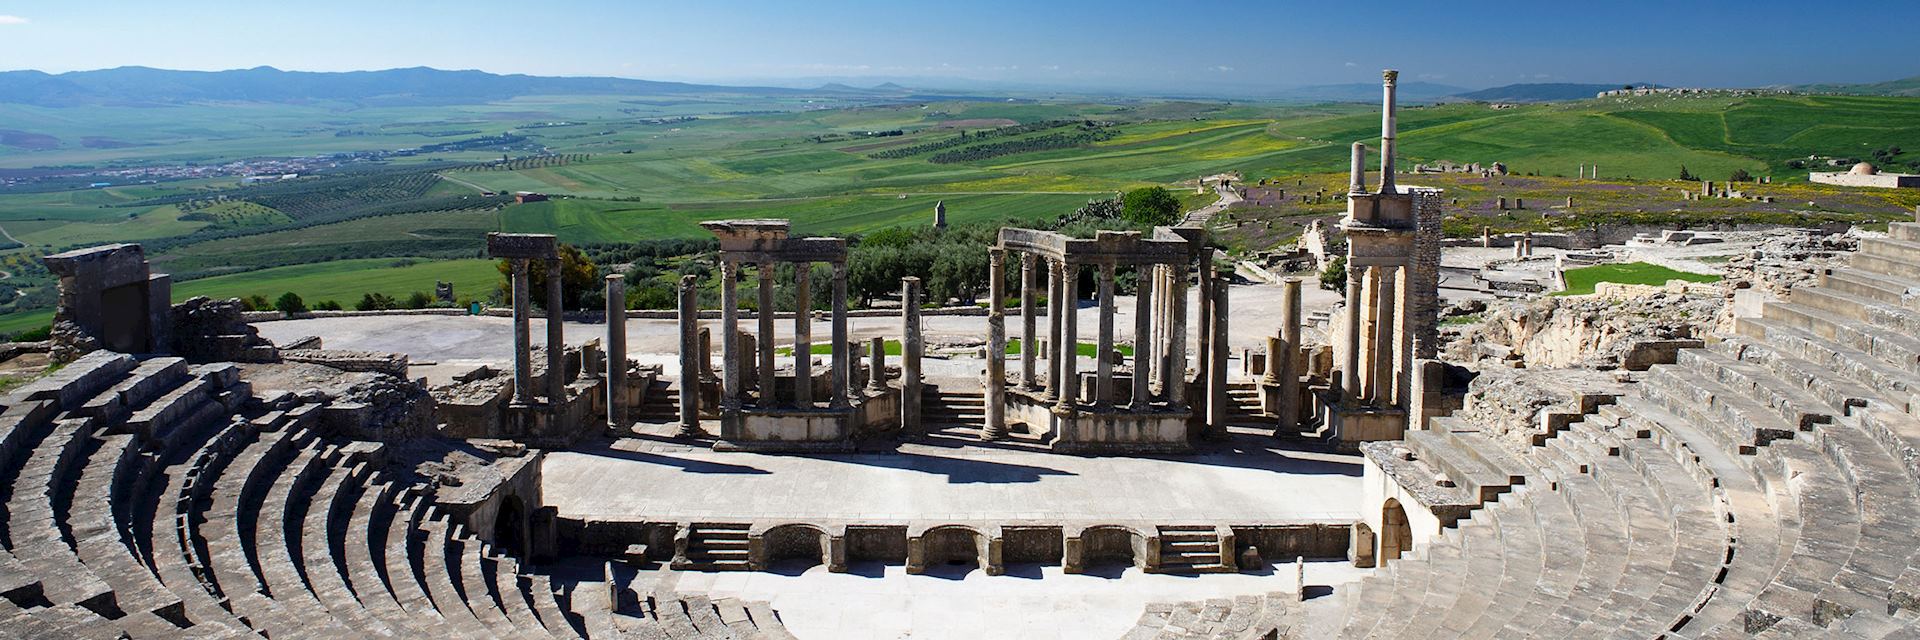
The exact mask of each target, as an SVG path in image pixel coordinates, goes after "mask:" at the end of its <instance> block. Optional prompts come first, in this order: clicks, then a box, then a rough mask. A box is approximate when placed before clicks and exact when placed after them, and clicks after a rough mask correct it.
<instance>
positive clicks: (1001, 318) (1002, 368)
mask: <svg viewBox="0 0 1920 640" xmlns="http://www.w3.org/2000/svg"><path fill="white" fill-rule="evenodd" d="M1006 283H1007V250H1006V249H1002V248H999V247H993V248H991V249H988V250H987V297H988V301H987V381H986V387H987V425H986V429H984V430H983V431H982V433H981V436H982V437H983V438H985V439H988V440H997V439H1000V438H1002V437H1005V436H1006V434H1007V303H1006V298H1007V292H1006V289H1007V285H1006Z"/></svg>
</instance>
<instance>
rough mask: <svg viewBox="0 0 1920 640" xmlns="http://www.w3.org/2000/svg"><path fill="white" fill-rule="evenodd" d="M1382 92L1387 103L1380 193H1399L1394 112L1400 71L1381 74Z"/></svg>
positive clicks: (1382, 117) (1382, 114)
mask: <svg viewBox="0 0 1920 640" xmlns="http://www.w3.org/2000/svg"><path fill="white" fill-rule="evenodd" d="M1380 76H1381V79H1382V82H1381V93H1382V94H1383V101H1384V102H1385V104H1384V105H1383V106H1382V108H1381V109H1380V193H1398V189H1396V188H1395V187H1394V186H1393V142H1394V141H1393V138H1394V129H1395V128H1396V127H1395V126H1394V121H1393V112H1394V110H1395V102H1396V100H1395V97H1394V85H1395V84H1396V83H1397V82H1398V81H1399V79H1400V72H1398V71H1394V70H1391V69H1389V70H1387V71H1384V72H1382V73H1381V74H1380Z"/></svg>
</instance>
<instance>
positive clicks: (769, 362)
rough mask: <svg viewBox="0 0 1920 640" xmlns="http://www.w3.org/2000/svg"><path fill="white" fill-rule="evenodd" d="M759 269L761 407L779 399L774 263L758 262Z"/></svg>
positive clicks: (758, 316)
mask: <svg viewBox="0 0 1920 640" xmlns="http://www.w3.org/2000/svg"><path fill="white" fill-rule="evenodd" d="M759 271H760V288H759V289H758V291H757V293H758V294H759V298H760V305H759V306H760V309H759V311H758V312H757V313H756V314H755V317H756V318H757V319H758V320H759V323H758V324H759V330H760V335H759V336H758V338H759V340H758V341H757V342H758V344H759V349H758V351H759V352H760V353H759V356H760V358H759V359H760V370H759V371H758V372H757V373H759V374H760V398H759V406H760V407H761V408H771V407H773V406H774V405H775V404H776V403H778V402H779V401H780V398H779V392H778V391H777V390H776V385H777V380H776V379H775V378H774V375H773V374H774V371H773V368H774V364H773V314H774V311H773V273H774V271H775V268H774V263H772V262H762V263H760V269H759Z"/></svg>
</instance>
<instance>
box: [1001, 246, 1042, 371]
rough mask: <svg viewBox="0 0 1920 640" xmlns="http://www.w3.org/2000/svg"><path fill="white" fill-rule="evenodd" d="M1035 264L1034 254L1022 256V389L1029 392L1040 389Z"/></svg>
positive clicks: (1023, 254)
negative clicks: (1035, 307)
mask: <svg viewBox="0 0 1920 640" xmlns="http://www.w3.org/2000/svg"><path fill="white" fill-rule="evenodd" d="M1003 252H1004V250H1003ZM1033 263H1034V255H1033V254H1031V253H1022V254H1020V388H1022V389H1027V390H1029V391H1031V390H1033V389H1038V388H1040V378H1039V369H1038V366H1037V363H1038V362H1039V360H1040V336H1039V334H1038V333H1037V332H1036V331H1035V329H1036V327H1035V325H1037V324H1038V320H1039V318H1036V317H1035V316H1034V313H1033V311H1034V297H1035V295H1036V294H1037V293H1038V292H1037V291H1036V290H1035V284H1034V278H1035V276H1036V275H1037V273H1036V270H1035V269H1034V264H1033Z"/></svg>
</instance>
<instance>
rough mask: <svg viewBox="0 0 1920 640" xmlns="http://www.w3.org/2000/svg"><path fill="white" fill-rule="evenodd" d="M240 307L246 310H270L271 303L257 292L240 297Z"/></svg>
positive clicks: (271, 307) (271, 308)
mask: <svg viewBox="0 0 1920 640" xmlns="http://www.w3.org/2000/svg"><path fill="white" fill-rule="evenodd" d="M240 308H242V309H246V310H248V311H272V310H273V303H271V302H268V301H267V297H266V296H263V295H260V294H258V293H256V294H253V295H250V296H247V297H245V298H241V299H240Z"/></svg>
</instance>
